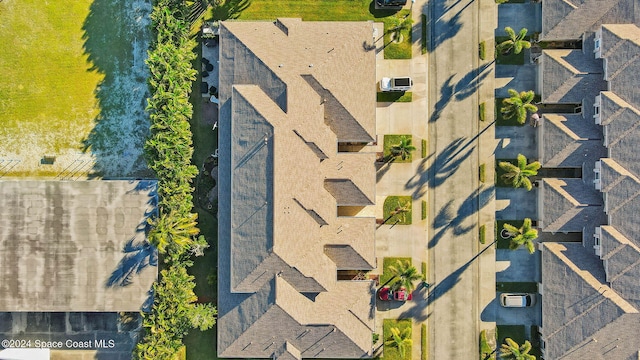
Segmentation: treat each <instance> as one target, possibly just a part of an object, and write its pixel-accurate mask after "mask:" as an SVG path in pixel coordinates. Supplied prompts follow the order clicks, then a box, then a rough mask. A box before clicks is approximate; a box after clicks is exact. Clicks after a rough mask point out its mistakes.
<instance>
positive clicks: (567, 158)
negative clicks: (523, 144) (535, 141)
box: [541, 114, 607, 180]
mask: <svg viewBox="0 0 640 360" xmlns="http://www.w3.org/2000/svg"><path fill="white" fill-rule="evenodd" d="M541 126H542V143H543V144H544V146H543V147H542V149H541V153H542V154H541V157H542V158H541V163H542V166H544V167H550V168H553V167H583V166H584V168H586V169H593V166H594V164H595V161H597V160H598V159H600V158H601V157H603V156H606V154H607V152H606V151H607V149H606V148H605V147H604V146H603V145H602V142H603V139H602V129H601V128H600V127H599V126H597V125H595V123H594V122H593V121H589V120H585V119H584V118H583V117H582V115H580V114H544V115H543V121H542V125H541ZM583 177H586V178H587V179H591V180H593V179H592V178H593V176H591V174H589V173H586V174H584V173H583Z"/></svg>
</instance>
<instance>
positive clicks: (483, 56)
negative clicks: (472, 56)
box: [478, 41, 487, 60]
mask: <svg viewBox="0 0 640 360" xmlns="http://www.w3.org/2000/svg"><path fill="white" fill-rule="evenodd" d="M485 46H486V44H485V42H484V41H481V42H480V45H479V46H478V56H479V57H480V60H484V59H486V57H487V53H486V50H485Z"/></svg>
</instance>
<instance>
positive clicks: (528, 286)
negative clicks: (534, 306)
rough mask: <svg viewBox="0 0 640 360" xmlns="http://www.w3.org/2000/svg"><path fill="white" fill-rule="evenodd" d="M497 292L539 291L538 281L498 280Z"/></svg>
mask: <svg viewBox="0 0 640 360" xmlns="http://www.w3.org/2000/svg"><path fill="white" fill-rule="evenodd" d="M496 291H497V292H506V293H532V294H534V293H537V292H538V283H535V282H496Z"/></svg>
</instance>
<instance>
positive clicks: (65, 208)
mask: <svg viewBox="0 0 640 360" xmlns="http://www.w3.org/2000/svg"><path fill="white" fill-rule="evenodd" d="M0 192H1V196H0V220H1V222H2V224H3V225H2V226H0V270H1V271H2V275H3V280H2V281H1V282H0V311H33V312H38V311H43V312H48V311H56V312H64V311H104V312H111V311H139V310H140V309H141V307H142V305H143V303H144V302H145V301H146V300H147V298H148V296H149V290H150V289H151V285H152V284H153V282H154V281H155V280H156V278H157V274H158V271H157V267H156V265H155V262H156V260H155V259H156V258H157V254H156V250H155V249H154V248H153V247H151V246H149V245H148V243H147V244H146V245H145V243H146V240H145V225H146V220H147V217H148V216H150V215H151V214H153V212H154V211H155V206H156V182H155V181H1V182H0ZM125 249H126V250H128V252H127V253H125ZM149 263H151V265H152V266H149ZM137 266H140V269H143V270H142V271H141V272H140V273H138V274H135V269H136V267H137ZM146 267H148V268H146ZM129 270H132V271H134V275H133V276H132V277H131V278H130V280H131V283H130V284H129V285H127V286H120V285H119V284H116V283H117V282H118V280H123V276H125V274H126V273H127V272H128V271H129ZM110 280H112V281H113V282H114V285H113V286H108V285H109V281H110ZM125 283H126V282H125Z"/></svg>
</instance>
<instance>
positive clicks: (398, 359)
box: [381, 319, 411, 360]
mask: <svg viewBox="0 0 640 360" xmlns="http://www.w3.org/2000/svg"><path fill="white" fill-rule="evenodd" d="M394 327H397V328H398V330H400V331H401V332H402V331H403V330H404V329H406V328H409V329H411V319H399V320H396V319H384V320H383V321H382V329H383V331H382V334H383V335H382V336H383V340H384V341H385V342H386V341H387V340H388V339H389V338H390V337H391V328H394ZM409 338H411V336H409ZM381 359H384V360H409V359H411V346H407V347H406V348H405V353H404V356H401V355H400V352H399V351H398V349H397V348H395V347H391V346H388V345H386V344H385V345H384V355H383V356H382V357H381Z"/></svg>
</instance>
